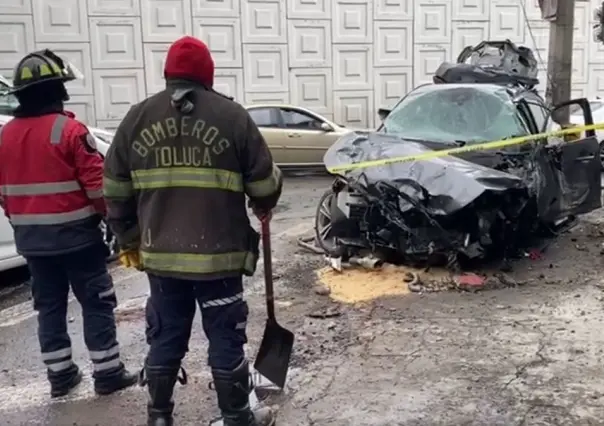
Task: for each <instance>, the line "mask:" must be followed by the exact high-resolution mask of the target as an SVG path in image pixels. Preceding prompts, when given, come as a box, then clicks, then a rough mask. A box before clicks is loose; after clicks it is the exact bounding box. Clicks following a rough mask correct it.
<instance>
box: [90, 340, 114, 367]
mask: <svg viewBox="0 0 604 426" xmlns="http://www.w3.org/2000/svg"><path fill="white" fill-rule="evenodd" d="M89 352H90V359H91V360H92V368H93V369H94V371H105V370H111V369H113V368H117V367H119V366H120V347H119V345H117V344H115V345H114V346H112V347H110V348H109V349H105V350H101V351H89Z"/></svg>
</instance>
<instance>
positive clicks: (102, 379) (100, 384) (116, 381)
mask: <svg viewBox="0 0 604 426" xmlns="http://www.w3.org/2000/svg"><path fill="white" fill-rule="evenodd" d="M93 377H94V391H95V392H96V393H97V395H109V394H112V393H113V392H117V391H119V390H122V389H126V388H129V387H130V386H133V385H135V384H136V383H137V381H138V377H137V375H136V374H132V373H130V372H129V371H128V370H126V368H125V367H124V364H121V365H120V367H118V368H117V369H115V371H112V372H111V373H109V374H103V375H102V376H101V375H98V376H97V375H96V374H94V375H93Z"/></svg>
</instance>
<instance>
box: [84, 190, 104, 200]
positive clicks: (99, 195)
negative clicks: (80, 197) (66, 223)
mask: <svg viewBox="0 0 604 426" xmlns="http://www.w3.org/2000/svg"><path fill="white" fill-rule="evenodd" d="M86 195H87V196H88V198H90V199H91V200H94V199H96V198H102V197H103V190H102V189H94V190H92V191H86Z"/></svg>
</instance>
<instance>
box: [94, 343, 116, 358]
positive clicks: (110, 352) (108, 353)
mask: <svg viewBox="0 0 604 426" xmlns="http://www.w3.org/2000/svg"><path fill="white" fill-rule="evenodd" d="M119 354H120V347H119V345H115V346H113V347H111V348H109V349H105V350H102V351H90V359H91V360H93V361H103V360H105V358H109V357H113V356H115V355H119Z"/></svg>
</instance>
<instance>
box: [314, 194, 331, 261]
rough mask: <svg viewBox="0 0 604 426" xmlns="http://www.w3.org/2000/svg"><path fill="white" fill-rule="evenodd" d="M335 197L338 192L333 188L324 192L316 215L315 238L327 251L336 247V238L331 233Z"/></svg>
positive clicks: (329, 251)
mask: <svg viewBox="0 0 604 426" xmlns="http://www.w3.org/2000/svg"><path fill="white" fill-rule="evenodd" d="M335 199H336V194H335V193H334V192H333V191H332V190H329V191H327V192H326V193H325V194H323V195H322V196H321V198H320V199H319V206H318V207H317V213H316V215H315V239H316V241H317V244H318V245H319V247H321V248H322V249H323V251H325V253H331V252H333V251H334V250H335V248H336V241H335V238H334V237H333V236H332V235H331V234H332V233H331V204H332V203H333V202H334V201H335Z"/></svg>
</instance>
